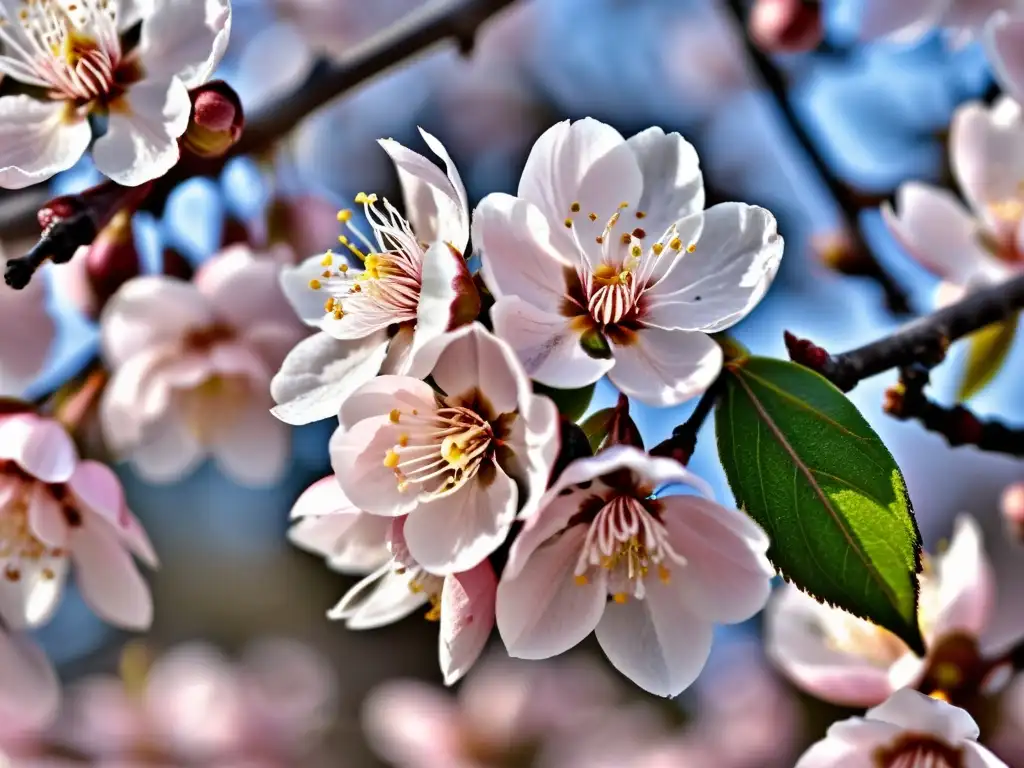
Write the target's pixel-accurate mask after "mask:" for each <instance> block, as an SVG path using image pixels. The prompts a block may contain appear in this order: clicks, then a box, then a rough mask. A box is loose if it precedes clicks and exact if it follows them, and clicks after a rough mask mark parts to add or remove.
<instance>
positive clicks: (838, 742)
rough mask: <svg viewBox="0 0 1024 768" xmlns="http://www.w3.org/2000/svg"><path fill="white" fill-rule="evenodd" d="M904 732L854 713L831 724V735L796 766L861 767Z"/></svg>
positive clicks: (819, 767)
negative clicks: (847, 718)
mask: <svg viewBox="0 0 1024 768" xmlns="http://www.w3.org/2000/svg"><path fill="white" fill-rule="evenodd" d="M841 726H842V727H841ZM900 735H901V734H900V731H899V730H898V729H896V728H893V727H892V726H891V725H886V724H885V723H877V722H871V721H867V720H863V719H861V718H859V717H852V718H850V719H849V720H843V721H841V722H839V723H836V724H834V725H833V726H832V727H831V728H829V731H828V736H827V737H826V738H824V739H822V740H821V741H819V742H818V743H817V744H814V745H812V746H811V748H810V749H809V750H807V751H806V752H805V753H804V754H803V755H802V756H801V757H800V759H799V760H798V761H797V764H796V766H795V768H861V766H865V765H870V764H871V763H870V761H871V760H872V759H873V756H874V755H875V753H876V752H877V751H878V750H879V749H880V748H885V747H888V746H891V745H892V744H893V743H894V742H895V741H896V740H897V739H898V738H899V737H900Z"/></svg>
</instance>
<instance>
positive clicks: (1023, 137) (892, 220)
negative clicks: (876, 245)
mask: <svg viewBox="0 0 1024 768" xmlns="http://www.w3.org/2000/svg"><path fill="white" fill-rule="evenodd" d="M949 155H950V163H951V166H952V171H953V176H954V178H955V179H956V181H957V183H958V185H959V187H960V190H961V192H962V193H963V197H964V199H965V200H966V201H967V205H966V206H965V205H964V204H963V203H962V202H960V199H959V198H958V197H957V196H956V195H955V194H954V193H953V192H951V191H949V190H947V189H941V188H939V187H933V186H931V185H928V184H922V183H920V182H915V181H912V182H907V183H905V184H903V185H901V186H900V188H899V190H897V193H896V208H895V210H893V208H892V207H891V206H890V205H889V204H888V203H886V204H885V205H883V206H882V216H883V218H884V219H885V222H886V224H887V225H888V226H889V229H890V231H891V232H892V233H893V235H894V236H895V237H896V239H897V240H898V241H899V242H900V244H901V245H902V246H903V247H904V249H906V251H907V252H908V253H909V254H910V255H911V256H912V257H913V258H915V259H916V260H917V261H919V262H920V263H921V264H922V265H924V266H925V267H926V268H928V269H929V270H930V271H932V272H934V273H935V274H936V275H938V276H939V277H941V278H942V279H943V280H944V282H945V285H944V286H943V298H944V300H951V299H955V298H957V297H959V296H960V295H962V294H963V292H964V291H967V290H970V289H972V288H977V287H980V286H985V285H991V284H993V283H998V282H1001V281H1003V280H1006V279H1007V278H1009V277H1011V276H1012V275H1014V274H1017V273H1019V272H1020V270H1021V268H1022V267H1024V187H1022V186H1021V179H1024V119H1022V115H1021V108H1020V106H1019V105H1018V104H1017V103H1016V102H1013V101H1011V100H1010V99H1007V98H1003V99H1000V100H999V101H998V102H996V104H994V105H993V106H991V107H988V106H985V105H983V104H981V103H978V102H971V103H968V104H965V105H963V106H961V107H960V108H958V109H957V111H956V113H955V114H954V116H953V122H952V125H951V127H950V139H949Z"/></svg>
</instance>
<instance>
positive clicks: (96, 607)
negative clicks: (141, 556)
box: [71, 519, 153, 630]
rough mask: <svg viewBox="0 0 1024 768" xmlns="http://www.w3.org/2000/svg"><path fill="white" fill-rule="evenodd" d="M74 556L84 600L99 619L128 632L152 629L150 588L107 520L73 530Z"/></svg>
mask: <svg viewBox="0 0 1024 768" xmlns="http://www.w3.org/2000/svg"><path fill="white" fill-rule="evenodd" d="M71 557H72V560H74V563H75V580H76V582H77V583H78V588H79V590H80V591H81V593H82V598H83V599H84V600H85V602H86V603H88V604H89V607H90V608H92V609H93V611H95V612H96V615H97V616H99V617H100V618H101V619H103V620H104V621H108V622H110V623H111V624H114V625H116V626H119V627H124V628H125V629H137V630H141V629H148V628H149V625H150V624H151V623H152V621H153V598H152V596H151V595H150V593H149V586H148V585H147V584H146V582H145V581H144V580H143V578H142V576H141V575H140V574H139V569H138V568H136V566H135V562H134V561H133V560H132V556H131V555H129V554H128V552H127V551H126V550H125V549H124V547H122V546H121V543H120V542H119V541H118V539H117V535H116V534H115V533H114V531H113V529H112V528H111V527H110V526H109V525H108V524H107V523H106V522H105V521H103V520H98V519H90V520H87V521H85V523H84V524H83V525H81V526H79V527H78V528H76V529H74V530H73V531H72V533H71Z"/></svg>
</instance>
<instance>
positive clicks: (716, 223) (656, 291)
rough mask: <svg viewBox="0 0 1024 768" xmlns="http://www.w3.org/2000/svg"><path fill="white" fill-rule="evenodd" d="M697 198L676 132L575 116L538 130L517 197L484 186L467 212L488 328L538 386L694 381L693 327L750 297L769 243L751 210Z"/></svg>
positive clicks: (773, 255) (761, 289) (703, 360)
mask: <svg viewBox="0 0 1024 768" xmlns="http://www.w3.org/2000/svg"><path fill="white" fill-rule="evenodd" d="M703 207H704V184H703V180H702V177H701V172H700V168H699V165H698V160H697V153H696V152H695V151H694V149H693V147H692V146H691V145H690V144H689V143H688V142H686V140H684V139H683V138H682V137H681V136H679V135H678V134H668V135H666V134H665V133H664V132H662V131H661V129H659V128H650V129H648V130H646V131H644V132H643V133H639V134H637V135H636V136H634V137H632V138H631V139H629V140H628V141H627V140H625V139H623V138H622V136H620V135H619V133H618V132H617V131H616V130H615V129H614V128H611V127H609V126H607V125H605V124H603V123H600V122H598V121H596V120H592V119H589V118H588V119H586V120H580V121H577V122H575V123H572V124H570V123H569V122H568V121H566V122H562V123H559V124H557V125H555V126H554V127H552V128H550V129H549V130H548V131H547V132H546V133H544V135H543V136H541V137H540V138H539V139H538V140H537V143H536V144H535V145H534V147H533V151H532V152H531V153H530V157H529V159H528V160H527V163H526V167H525V169H524V170H523V176H522V179H521V180H520V182H519V194H518V197H513V196H511V195H505V194H491V195H488V196H487V197H486V198H484V200H483V201H482V202H481V203H480V205H479V206H478V207H477V209H476V211H475V213H474V215H473V242H474V243H475V246H476V247H477V248H478V249H480V250H481V251H482V253H483V275H484V279H485V280H486V282H487V285H488V287H489V288H490V290H491V292H492V293H493V294H494V295H495V297H496V298H497V303H496V304H495V305H494V307H493V308H492V310H491V317H492V319H493V321H494V330H495V333H496V334H497V335H498V336H500V337H501V338H503V339H504V340H505V341H507V342H508V343H509V344H511V345H512V347H513V348H514V349H515V350H516V352H517V353H518V354H519V356H520V358H521V359H522V360H523V363H524V365H525V367H526V372H527V373H528V374H529V375H530V377H531V378H533V379H534V380H536V381H538V382H540V383H542V384H546V385H549V386H553V387H562V388H575V387H582V386H585V385H587V384H591V383H593V382H595V381H597V380H598V379H600V378H601V377H602V376H603V375H604V374H606V373H607V374H608V376H609V377H610V378H611V380H612V382H613V383H614V384H615V385H616V386H617V387H618V388H619V390H621V391H622V392H623V393H625V394H627V395H629V396H630V397H636V398H637V399H639V400H642V401H643V402H645V403H648V404H651V405H675V404H678V403H681V402H683V401H684V400H687V399H689V398H691V397H693V396H694V395H697V394H699V393H700V392H702V391H704V390H705V389H706V388H707V387H708V386H709V385H710V383H711V382H712V381H713V380H714V379H715V377H716V376H717V375H718V372H719V370H720V369H721V364H722V352H721V350H720V349H719V347H718V345H717V344H716V343H715V342H714V341H713V340H712V339H711V338H710V337H709V336H708V335H707V334H708V333H712V332H716V331H721V330H724V329H726V328H728V327H730V326H731V325H733V324H734V323H736V322H738V321H739V320H741V319H742V318H743V317H745V316H746V315H747V314H748V313H749V312H750V311H751V310H752V309H753V308H754V306H755V305H756V304H757V303H758V302H759V301H760V300H761V298H762V296H764V294H765V291H767V289H768V286H769V284H770V283H771V281H772V279H773V278H774V276H775V272H776V271H777V269H778V265H779V260H780V259H781V257H782V248H783V242H782V238H781V237H779V235H778V234H777V232H776V228H775V219H774V218H773V217H772V215H771V214H770V213H769V212H768V211H766V210H764V209H763V208H758V207H756V206H748V205H744V204H742V203H723V204H721V205H716V206H714V207H712V208H710V209H708V210H707V211H705V212H702V209H703Z"/></svg>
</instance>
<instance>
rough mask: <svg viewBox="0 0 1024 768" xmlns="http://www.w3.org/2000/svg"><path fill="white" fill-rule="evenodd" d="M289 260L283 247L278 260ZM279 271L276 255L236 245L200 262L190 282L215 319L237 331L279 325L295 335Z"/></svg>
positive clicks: (290, 256)
mask: <svg viewBox="0 0 1024 768" xmlns="http://www.w3.org/2000/svg"><path fill="white" fill-rule="evenodd" d="M292 257H293V254H292V252H291V249H290V248H287V246H285V247H284V254H283V255H282V256H281V258H282V260H284V259H290V258H292ZM286 263H287V262H286ZM321 270H322V268H321ZM282 271H283V270H282V264H281V262H279V261H278V260H277V254H276V253H274V254H270V253H265V254H264V253H256V252H254V251H253V250H252V248H251V247H249V246H248V245H243V244H237V245H232V246H230V247H228V248H225V249H223V250H221V251H220V252H219V253H217V254H216V255H215V256H213V257H212V258H210V259H208V260H206V261H205V262H203V265H202V266H201V267H200V268H199V270H198V271H197V272H196V274H195V277H194V278H192V282H193V283H194V284H195V286H196V288H198V289H199V292H200V293H201V294H203V295H204V296H206V297H207V300H208V301H209V302H210V304H211V305H212V306H214V307H216V308H217V315H218V317H219V318H220V319H221V320H223V321H224V322H226V323H228V324H230V325H231V326H232V327H233V328H235V329H236V330H238V331H240V332H248V331H252V330H254V329H258V328H259V327H260V326H272V327H273V326H283V327H285V328H291V329H293V330H295V331H296V333H297V334H298V329H301V326H299V325H298V323H296V322H294V314H293V312H292V308H291V307H290V306H289V303H288V300H287V298H286V297H285V295H284V291H283V290H282V286H281V272H282ZM307 288H308V286H307ZM309 292H310V293H313V291H312V290H311V289H309ZM322 310H323V307H322V306H321V312H322ZM296 340H298V338H297V339H296Z"/></svg>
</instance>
